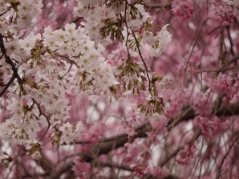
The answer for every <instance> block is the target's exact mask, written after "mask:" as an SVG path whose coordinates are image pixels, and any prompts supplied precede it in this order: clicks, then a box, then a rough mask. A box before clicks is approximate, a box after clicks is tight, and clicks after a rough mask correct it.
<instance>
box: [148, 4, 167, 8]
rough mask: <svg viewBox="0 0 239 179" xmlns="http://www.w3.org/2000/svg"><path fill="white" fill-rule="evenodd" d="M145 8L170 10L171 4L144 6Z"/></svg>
mask: <svg viewBox="0 0 239 179" xmlns="http://www.w3.org/2000/svg"><path fill="white" fill-rule="evenodd" d="M144 7H146V8H160V9H162V8H171V4H144Z"/></svg>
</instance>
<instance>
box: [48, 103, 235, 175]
mask: <svg viewBox="0 0 239 179" xmlns="http://www.w3.org/2000/svg"><path fill="white" fill-rule="evenodd" d="M215 114H216V115H217V116H233V115H238V114H239V102H238V103H235V104H221V105H220V106H219V108H218V110H217V111H216V112H215ZM194 117H196V114H195V111H194V110H193V108H192V107H191V106H188V107H185V108H184V109H183V111H182V112H181V114H180V115H179V117H178V118H175V119H171V120H170V121H169V123H168V124H167V128H168V130H169V131H170V130H172V129H173V128H174V127H175V126H177V125H178V124H179V123H181V122H183V121H187V120H192V119H193V118H194ZM151 130H152V127H151V125H150V124H149V123H148V122H146V123H144V124H142V125H141V126H139V127H137V128H136V129H135V132H136V134H135V135H134V136H133V137H132V138H129V137H128V135H126V134H121V135H117V136H114V137H110V138H106V139H104V140H102V141H101V142H99V143H97V144H96V145H95V146H94V147H93V149H92V150H91V151H90V152H88V153H84V154H82V153H81V154H76V155H79V156H80V157H81V161H83V162H89V163H91V162H93V161H94V160H95V159H96V158H97V157H98V156H100V155H102V154H108V153H109V152H110V151H112V150H114V149H117V148H119V147H122V146H124V144H125V143H127V142H128V141H130V140H132V139H135V138H142V137H147V134H146V133H147V132H149V131H151ZM199 135H200V132H199V133H197V135H196V136H194V138H193V139H192V140H196V138H198V137H199ZM180 150H181V148H178V149H177V150H176V151H174V152H173V153H172V154H171V155H170V156H169V158H166V159H165V160H164V161H162V162H161V164H160V165H161V166H164V165H165V164H166V163H167V162H168V161H169V160H170V159H171V158H173V157H174V156H175V155H177V153H178V152H179V151H180ZM72 166H73V162H69V163H67V164H65V165H64V166H62V167H61V168H59V169H58V170H57V171H54V172H53V173H52V175H51V177H50V179H56V178H58V177H60V176H61V174H63V173H64V172H65V171H67V170H70V169H71V167H72ZM172 177H173V176H172ZM174 178H175V177H174ZM165 179H166V178H165Z"/></svg>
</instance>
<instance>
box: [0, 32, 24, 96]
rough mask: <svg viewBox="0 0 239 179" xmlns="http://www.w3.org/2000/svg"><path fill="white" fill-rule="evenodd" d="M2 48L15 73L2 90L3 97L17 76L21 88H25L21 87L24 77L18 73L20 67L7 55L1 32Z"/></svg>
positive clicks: (0, 44)
mask: <svg viewBox="0 0 239 179" xmlns="http://www.w3.org/2000/svg"><path fill="white" fill-rule="evenodd" d="M0 49H1V52H2V55H3V56H4V58H5V61H6V63H7V64H9V65H10V66H11V68H12V72H13V75H12V77H11V79H10V80H9V81H8V83H7V84H6V86H5V87H4V89H3V91H1V93H0V97H1V96H2V95H3V94H4V93H5V92H6V90H7V89H8V88H9V86H10V85H11V84H12V83H13V81H14V79H15V78H17V80H18V83H19V84H20V88H21V90H23V89H22V87H21V84H22V79H21V77H20V76H19V74H18V69H17V68H16V66H15V64H14V63H13V61H12V60H11V59H10V57H9V56H8V55H7V50H6V48H5V46H4V42H3V36H2V34H0Z"/></svg>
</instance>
